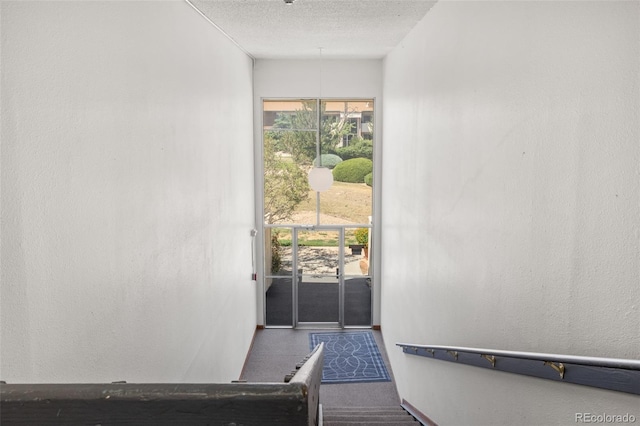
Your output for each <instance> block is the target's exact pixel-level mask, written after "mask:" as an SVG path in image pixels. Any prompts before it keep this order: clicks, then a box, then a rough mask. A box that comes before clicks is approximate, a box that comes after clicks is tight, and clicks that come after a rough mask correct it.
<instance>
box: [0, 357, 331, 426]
mask: <svg viewBox="0 0 640 426" xmlns="http://www.w3.org/2000/svg"><path fill="white" fill-rule="evenodd" d="M322 367H323V346H322V345H318V347H316V349H315V350H314V353H313V355H312V356H311V357H310V358H309V359H308V361H307V362H306V363H305V364H304V365H303V366H302V367H301V368H300V369H299V371H298V373H297V374H296V375H295V376H294V377H293V378H292V379H291V381H290V382H289V383H228V384H226V383H225V384H175V383H174V384H171V383H163V384H149V383H145V384H135V383H112V384H2V385H0V410H1V413H2V425H3V426H4V425H26V424H29V425H35V424H37V425H54V424H55V425H80V424H82V425H87V424H93V425H97V424H100V425H103V426H106V425H110V424H137V425H176V424H180V425H196V424H198V425H202V424H212V425H213V424H215V425H227V424H243V425H282V424H287V425H300V426H315V425H317V424H318V406H319V388H320V380H321V376H322Z"/></svg>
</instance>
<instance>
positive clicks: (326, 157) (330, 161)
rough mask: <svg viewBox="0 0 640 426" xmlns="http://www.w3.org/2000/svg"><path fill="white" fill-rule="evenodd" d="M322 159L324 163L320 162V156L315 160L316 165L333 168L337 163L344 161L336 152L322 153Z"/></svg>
mask: <svg viewBox="0 0 640 426" xmlns="http://www.w3.org/2000/svg"><path fill="white" fill-rule="evenodd" d="M320 161H321V162H322V164H318V157H316V158H315V159H314V160H313V165H314V166H316V167H319V166H322V167H326V168H328V169H333V168H334V167H335V166H336V165H337V164H339V163H342V158H340V157H338V156H337V155H335V154H322V155H320Z"/></svg>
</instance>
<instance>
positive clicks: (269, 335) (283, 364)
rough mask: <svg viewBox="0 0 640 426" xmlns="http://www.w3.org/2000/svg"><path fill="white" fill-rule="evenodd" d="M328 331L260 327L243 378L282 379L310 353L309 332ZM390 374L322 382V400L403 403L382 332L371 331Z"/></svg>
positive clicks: (386, 404)
mask: <svg viewBox="0 0 640 426" xmlns="http://www.w3.org/2000/svg"><path fill="white" fill-rule="evenodd" d="M314 331H327V330H293V329H265V330H257V331H256V335H255V339H254V342H253V348H252V350H251V352H250V354H249V357H248V359H247V363H246V365H245V369H244V372H243V375H242V377H241V379H243V380H247V381H249V382H280V383H281V382H282V381H283V380H284V376H285V375H286V374H288V373H290V372H291V370H293V369H294V368H295V365H296V363H298V362H299V361H301V360H302V358H304V357H305V355H307V354H308V353H309V333H310V332H314ZM372 332H373V335H374V337H375V339H376V344H377V345H378V349H379V350H380V353H381V354H382V357H383V359H384V362H385V364H386V366H387V369H388V371H389V374H390V375H391V379H392V381H391V382H377V383H345V384H342V383H341V384H329V385H327V384H323V385H321V386H320V403H321V404H323V405H324V406H325V407H349V406H352V407H381V406H382V407H389V406H393V405H399V404H400V398H399V397H398V392H397V390H396V385H395V381H393V372H392V371H391V366H390V365H389V360H388V358H387V353H386V351H385V348H384V345H383V342H382V334H381V333H380V331H375V330H372Z"/></svg>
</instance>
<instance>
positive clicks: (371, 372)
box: [309, 331, 391, 384]
mask: <svg viewBox="0 0 640 426" xmlns="http://www.w3.org/2000/svg"><path fill="white" fill-rule="evenodd" d="M309 341H310V346H311V349H313V348H315V347H316V345H318V344H319V343H320V342H324V368H323V369H322V383H327V384H330V383H358V382H390V381H391V377H390V376H389V373H388V372H387V368H386V367H385V365H384V361H383V359H382V356H381V355H380V351H379V350H378V345H376V341H375V339H374V337H373V334H372V333H371V332H370V331H356V332H328V333H309Z"/></svg>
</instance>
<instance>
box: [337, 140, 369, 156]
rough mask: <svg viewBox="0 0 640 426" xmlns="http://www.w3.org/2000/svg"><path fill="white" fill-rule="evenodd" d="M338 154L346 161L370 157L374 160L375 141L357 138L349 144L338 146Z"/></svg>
mask: <svg viewBox="0 0 640 426" xmlns="http://www.w3.org/2000/svg"><path fill="white" fill-rule="evenodd" d="M336 154H338V155H339V156H340V157H341V158H342V159H343V160H345V161H346V160H350V159H352V158H368V159H369V160H373V141H372V140H369V139H356V140H354V141H352V142H351V143H350V144H349V146H345V147H342V148H337V149H336Z"/></svg>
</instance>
